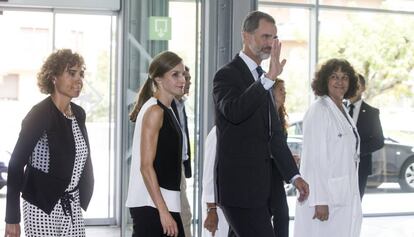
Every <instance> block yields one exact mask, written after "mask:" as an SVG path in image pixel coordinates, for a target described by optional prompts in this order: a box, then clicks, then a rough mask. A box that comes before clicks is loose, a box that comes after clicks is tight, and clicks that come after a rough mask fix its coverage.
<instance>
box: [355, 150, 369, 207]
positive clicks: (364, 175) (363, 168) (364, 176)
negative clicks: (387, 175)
mask: <svg viewBox="0 0 414 237" xmlns="http://www.w3.org/2000/svg"><path fill="white" fill-rule="evenodd" d="M371 169H372V168H371V160H370V158H364V157H361V161H360V162H359V168H358V182H359V195H360V196H361V199H362V197H363V196H364V194H365V187H366V186H367V181H368V175H369V174H371Z"/></svg>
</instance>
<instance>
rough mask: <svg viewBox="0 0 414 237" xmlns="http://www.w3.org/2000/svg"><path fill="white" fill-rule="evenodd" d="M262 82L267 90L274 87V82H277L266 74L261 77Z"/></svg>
mask: <svg viewBox="0 0 414 237" xmlns="http://www.w3.org/2000/svg"><path fill="white" fill-rule="evenodd" d="M260 82H261V83H262V85H263V87H264V88H265V90H269V89H270V88H272V86H273V84H275V81H273V80H270V79H269V78H267V77H265V76H264V74H263V75H262V76H261V77H260Z"/></svg>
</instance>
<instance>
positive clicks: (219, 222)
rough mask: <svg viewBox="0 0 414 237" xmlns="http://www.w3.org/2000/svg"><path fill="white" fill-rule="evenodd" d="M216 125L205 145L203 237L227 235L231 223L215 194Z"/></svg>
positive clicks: (225, 236)
mask: <svg viewBox="0 0 414 237" xmlns="http://www.w3.org/2000/svg"><path fill="white" fill-rule="evenodd" d="M216 145H217V136H216V126H214V127H213V128H212V129H211V131H210V132H209V133H208V135H207V137H206V142H205V147H204V169H203V195H202V196H201V200H202V201H201V202H202V205H203V208H202V216H203V220H204V228H203V232H202V236H203V237H210V236H214V237H227V235H228V233H229V224H228V223H227V221H226V218H225V217H224V214H223V211H222V210H221V208H220V207H219V206H217V205H216V198H215V195H214V189H215V188H214V187H215V185H214V163H215V161H216Z"/></svg>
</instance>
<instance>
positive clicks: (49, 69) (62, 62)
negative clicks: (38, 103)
mask: <svg viewBox="0 0 414 237" xmlns="http://www.w3.org/2000/svg"><path fill="white" fill-rule="evenodd" d="M73 66H79V67H81V68H82V69H83V70H85V61H84V60H83V57H82V56H81V55H79V54H77V53H73V52H72V50H70V49H59V50H57V51H56V52H54V53H52V54H51V55H49V57H47V59H46V61H45V62H44V63H43V66H42V68H41V69H40V72H39V73H38V74H37V85H38V86H39V89H40V92H42V93H43V94H52V93H53V91H54V89H55V87H54V85H53V79H54V78H55V77H58V76H60V75H62V73H63V72H64V71H65V70H66V68H71V67H73Z"/></svg>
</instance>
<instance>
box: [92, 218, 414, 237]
mask: <svg viewBox="0 0 414 237" xmlns="http://www.w3.org/2000/svg"><path fill="white" fill-rule="evenodd" d="M293 224H294V222H293V221H291V223H290V227H291V228H290V229H292V228H293ZM413 226H414V216H394V217H366V218H364V221H363V224H362V231H361V236H360V237H414V228H413ZM86 233H87V236H88V237H98V236H99V237H118V236H120V229H119V228H117V227H107V226H106V227H102V226H100V227H97V226H90V227H87V229H86ZM291 233H292V231H291ZM290 236H293V235H292V234H291V235H290ZM128 237H129V236H128Z"/></svg>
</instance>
